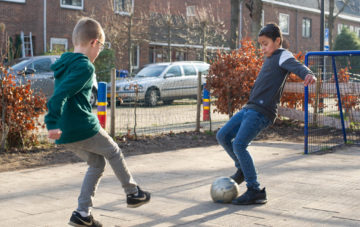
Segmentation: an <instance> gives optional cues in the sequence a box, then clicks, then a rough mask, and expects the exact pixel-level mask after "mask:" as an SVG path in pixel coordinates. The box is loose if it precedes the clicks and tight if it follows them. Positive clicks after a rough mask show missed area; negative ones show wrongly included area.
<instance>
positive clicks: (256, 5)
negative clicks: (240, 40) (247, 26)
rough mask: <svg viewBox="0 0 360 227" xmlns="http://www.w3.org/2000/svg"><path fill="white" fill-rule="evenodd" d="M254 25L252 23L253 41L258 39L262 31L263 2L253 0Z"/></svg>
mask: <svg viewBox="0 0 360 227" xmlns="http://www.w3.org/2000/svg"><path fill="white" fill-rule="evenodd" d="M252 2H253V8H252V23H251V38H252V39H253V40H256V39H257V36H258V34H259V31H260V29H261V19H262V8H263V7H262V6H263V3H262V0H252Z"/></svg>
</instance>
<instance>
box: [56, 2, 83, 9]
mask: <svg viewBox="0 0 360 227" xmlns="http://www.w3.org/2000/svg"><path fill="white" fill-rule="evenodd" d="M60 6H61V7H63V8H69V9H81V10H82V9H84V0H60Z"/></svg>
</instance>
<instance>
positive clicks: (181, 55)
mask: <svg viewBox="0 0 360 227" xmlns="http://www.w3.org/2000/svg"><path fill="white" fill-rule="evenodd" d="M186 60H187V57H186V53H185V52H183V51H175V61H186Z"/></svg>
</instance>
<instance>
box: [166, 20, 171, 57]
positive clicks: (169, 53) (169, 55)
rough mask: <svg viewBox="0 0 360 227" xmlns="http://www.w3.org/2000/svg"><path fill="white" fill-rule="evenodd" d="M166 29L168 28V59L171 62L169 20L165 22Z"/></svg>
mask: <svg viewBox="0 0 360 227" xmlns="http://www.w3.org/2000/svg"><path fill="white" fill-rule="evenodd" d="M167 29H168V37H167V38H168V61H169V62H171V61H172V60H171V59H172V58H171V52H172V51H171V22H170V21H168V22H167Z"/></svg>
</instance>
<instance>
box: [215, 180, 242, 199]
mask: <svg viewBox="0 0 360 227" xmlns="http://www.w3.org/2000/svg"><path fill="white" fill-rule="evenodd" d="M210 194H211V198H212V200H213V201H214V202H216V203H230V202H231V201H232V200H233V199H235V198H236V197H237V196H238V195H239V187H238V185H237V183H236V182H235V181H234V180H233V179H231V178H230V177H219V178H217V179H216V180H215V181H214V182H213V183H212V185H211V189H210Z"/></svg>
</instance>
